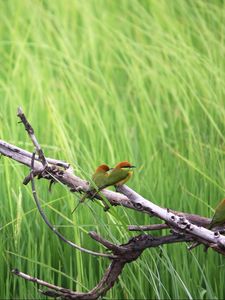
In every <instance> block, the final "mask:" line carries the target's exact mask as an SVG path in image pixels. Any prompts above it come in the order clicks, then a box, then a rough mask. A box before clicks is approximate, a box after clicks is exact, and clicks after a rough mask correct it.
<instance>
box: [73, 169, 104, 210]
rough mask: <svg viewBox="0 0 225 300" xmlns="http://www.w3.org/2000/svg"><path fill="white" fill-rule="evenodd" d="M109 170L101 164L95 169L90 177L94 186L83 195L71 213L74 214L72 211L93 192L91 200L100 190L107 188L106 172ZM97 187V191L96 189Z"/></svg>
mask: <svg viewBox="0 0 225 300" xmlns="http://www.w3.org/2000/svg"><path fill="white" fill-rule="evenodd" d="M109 170H110V168H109V166H107V165H106V164H102V165H100V166H98V167H97V169H96V170H95V173H94V174H93V176H92V182H93V183H94V185H91V187H90V189H89V190H88V191H87V192H86V193H85V194H84V195H83V197H82V198H81V199H80V201H79V203H78V205H77V206H76V207H75V208H74V210H73V211H72V213H74V211H75V210H76V209H77V207H78V206H79V204H80V203H82V202H84V201H85V199H86V198H87V197H88V196H89V195H90V194H91V193H93V192H95V193H94V195H92V198H93V197H94V196H95V195H96V194H97V193H98V192H99V191H100V190H102V189H104V188H105V187H107V186H108V184H107V181H106V180H107V177H108V173H107V172H108V171H109ZM96 187H97V189H96ZM104 205H105V208H106V204H105V203H104Z"/></svg>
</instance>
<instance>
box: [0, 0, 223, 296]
mask: <svg viewBox="0 0 225 300" xmlns="http://www.w3.org/2000/svg"><path fill="white" fill-rule="evenodd" d="M0 18H1V26H0V65H1V67H0V107H1V109H0V138H1V139H4V140H6V141H8V142H10V143H13V144H15V145H18V146H20V147H23V148H25V149H28V150H30V151H32V150H33V147H32V145H31V142H30V140H29V138H28V136H27V134H26V132H25V131H24V128H23V126H22V125H20V124H18V123H17V122H18V120H17V117H16V110H17V107H18V105H21V106H22V108H23V109H24V111H25V113H26V114H27V116H28V118H29V120H30V121H31V123H32V124H33V126H34V128H35V131H36V135H37V137H38V139H39V142H40V143H41V145H42V146H43V149H44V151H45V153H46V155H47V156H50V157H55V158H59V159H64V160H66V161H67V162H69V163H71V164H72V165H73V167H74V169H75V172H76V174H78V175H79V176H82V177H83V178H86V179H88V178H89V177H90V175H91V174H92V172H93V170H94V169H95V167H96V166H97V165H99V164H101V163H103V162H104V163H107V164H109V165H110V166H113V165H115V163H117V162H118V161H121V160H127V159H128V160H130V161H132V163H134V164H135V165H136V166H137V169H136V170H135V175H134V177H133V178H132V180H130V182H129V183H128V185H129V186H130V187H132V188H134V189H135V190H136V191H138V192H140V193H141V194H142V195H143V196H145V197H146V198H148V199H151V200H152V201H154V202H155V203H158V204H159V205H161V206H164V207H170V208H172V209H177V210H182V211H185V212H190V213H198V214H200V215H204V216H208V217H209V216H211V215H212V213H213V207H215V205H216V204H217V202H218V201H219V200H221V199H222V198H223V197H224V193H225V180H224V173H225V172H224V171H225V164H224V154H225V143H224V130H225V126H224V120H225V100H224V99H225V84H224V83H225V59H224V57H225V21H224V20H225V3H224V1H222V0H221V1H219V0H217V1H216V0H215V1H205V0H204V1H203V0H201V1H200V0H196V1H185V0H171V1H167V0H160V1H158V0H149V1H141V0H140V1H137V0H126V1H125V0H120V1H119V0H114V1H113V0H106V1H105V0H104V1H103V0H96V1H93V0H85V1H72V0H58V1H50V0H48V1H37V0H33V1H29V0H15V1H12V0H8V1H3V0H2V1H1V2H0ZM0 166H1V168H0V212H1V213H0V216H1V218H0V220H1V221H0V226H1V227H0V267H1V271H0V298H1V299H2V298H7V299H9V298H20V299H27V298H34V297H35V298H36V299H41V298H43V297H42V296H41V295H40V294H39V293H38V288H37V286H35V285H34V284H33V283H30V282H25V281H24V280H23V279H19V278H17V277H14V276H13V275H12V274H11V273H10V270H11V269H12V268H14V267H17V268H19V269H20V270H21V271H23V272H25V273H28V274H30V275H32V276H37V277H39V278H42V279H43V280H47V281H49V282H52V283H55V284H58V285H62V286H64V287H67V288H73V289H74V290H83V291H86V290H88V289H90V288H92V287H93V286H94V285H95V284H96V283H97V282H98V280H99V279H100V278H101V276H102V274H103V272H104V270H105V268H106V267H107V265H108V263H109V262H108V261H107V260H106V259H102V258H95V257H91V256H89V255H87V254H82V253H80V252H78V251H75V250H74V249H71V248H70V247H69V246H68V245H66V244H64V243H62V242H61V241H60V240H59V239H58V238H57V237H56V236H54V235H53V234H52V233H51V232H50V231H49V229H48V228H47V227H46V225H45V224H44V223H43V221H42V219H41V217H40V215H39V214H38V213H37V209H36V207H35V204H34V202H33V199H32V195H31V188H30V186H26V187H25V186H23V185H22V180H23V178H24V176H25V175H26V174H27V173H28V169H26V168H25V167H23V166H21V165H19V164H18V163H16V162H13V161H11V160H9V159H8V158H1V160H0ZM38 193H39V196H40V199H41V201H42V205H43V208H44V210H45V212H46V214H47V216H48V217H49V218H50V220H51V222H52V223H53V224H55V225H57V226H58V228H59V230H60V231H61V232H62V233H63V234H65V235H66V236H67V237H68V238H70V239H71V240H73V241H76V243H78V244H80V245H82V246H84V247H88V248H89V249H92V250H95V251H103V250H104V249H103V248H101V247H100V246H99V245H98V244H97V243H95V242H93V241H92V240H91V239H90V238H89V236H88V235H87V232H88V231H89V230H95V231H97V232H99V233H100V234H101V235H102V236H103V237H105V238H108V239H109V240H112V241H114V242H117V243H122V242H126V241H127V240H128V239H129V238H130V237H131V236H133V235H134V234H135V233H130V232H128V231H127V225H128V224H150V223H154V222H157V219H155V218H151V219H149V217H148V216H143V215H141V214H139V213H135V212H132V211H129V210H125V209H123V208H119V207H117V208H112V209H111V212H110V213H107V214H106V213H104V212H103V210H102V208H101V207H99V206H98V205H96V204H94V203H91V204H88V205H87V204H86V205H82V206H80V207H79V209H78V210H77V212H76V213H75V214H74V215H71V210H72V209H73V207H74V205H75V204H76V203H77V201H78V196H77V195H72V194H70V193H69V191H68V190H67V189H66V188H64V187H62V186H60V185H56V186H55V187H54V189H53V191H52V193H51V194H49V193H48V184H47V182H45V181H39V182H38ZM164 233H165V234H166V232H164ZM154 234H156V235H157V234H158V235H160V234H161V232H158V233H154ZM186 246H187V245H185V244H182V245H170V246H164V247H162V248H160V249H151V250H146V251H145V252H144V254H143V255H142V256H141V258H139V259H138V260H137V261H136V262H134V263H132V264H130V265H127V266H126V268H125V270H124V272H123V274H122V276H121V277H120V280H119V282H118V283H117V284H116V285H115V286H114V288H113V289H112V290H110V292H108V293H107V295H106V296H105V298H106V299H118V298H120V299H121V298H124V299H149V298H154V299H162V298H164V299H172V298H176V299H209V298H210V299H222V298H224V296H225V285H224V278H225V261H224V258H223V257H222V256H220V255H218V254H217V253H214V252H213V251H210V250H209V251H208V253H207V254H205V253H204V252H203V249H202V248H201V247H199V248H196V249H195V250H193V251H192V252H188V251H187V248H186Z"/></svg>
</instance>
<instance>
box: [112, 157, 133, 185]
mask: <svg viewBox="0 0 225 300" xmlns="http://www.w3.org/2000/svg"><path fill="white" fill-rule="evenodd" d="M132 168H135V166H133V165H132V164H131V163H130V162H129V161H122V162H120V163H118V164H117V165H116V166H115V168H113V169H112V171H111V172H110V173H109V176H108V177H107V178H106V182H107V185H108V186H110V185H114V186H119V185H122V184H124V183H125V182H127V181H128V180H129V179H130V177H131V176H132V174H133V171H132Z"/></svg>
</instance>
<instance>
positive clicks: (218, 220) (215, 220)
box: [207, 199, 225, 229]
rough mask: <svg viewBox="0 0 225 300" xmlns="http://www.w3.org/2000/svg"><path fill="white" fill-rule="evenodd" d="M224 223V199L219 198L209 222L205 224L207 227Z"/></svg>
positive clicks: (210, 227)
mask: <svg viewBox="0 0 225 300" xmlns="http://www.w3.org/2000/svg"><path fill="white" fill-rule="evenodd" d="M224 223H225V199H223V200H221V201H220V202H219V204H218V205H217V207H216V208H215V213H214V215H213V217H212V220H211V222H210V224H209V225H208V226H207V228H208V229H212V228H213V227H216V226H219V225H223V224H224Z"/></svg>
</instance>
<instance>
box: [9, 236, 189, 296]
mask: <svg viewBox="0 0 225 300" xmlns="http://www.w3.org/2000/svg"><path fill="white" fill-rule="evenodd" d="M91 235H92V237H94V236H95V239H96V240H100V242H103V243H104V244H107V245H108V243H109V242H108V241H106V240H104V239H102V238H101V237H99V236H98V235H97V234H96V233H92V234H91ZM184 241H190V238H187V237H182V236H176V235H168V236H164V237H153V236H150V235H145V234H143V235H139V236H137V237H133V238H132V239H130V241H129V242H128V243H126V244H123V245H120V246H116V247H117V248H116V251H117V252H118V253H119V252H120V250H121V253H120V254H119V255H118V257H117V259H113V261H112V263H111V264H110V266H109V267H108V269H107V270H106V271H105V274H104V275H103V277H102V279H101V281H100V282H99V283H98V284H97V286H96V287H94V288H93V289H92V290H90V291H89V292H87V293H82V292H74V291H71V290H68V289H64V288H62V287H58V286H55V285H52V284H49V283H48V282H45V281H43V280H41V279H38V278H34V277H31V276H29V275H27V274H25V273H22V272H20V271H18V270H13V271H12V272H13V274H15V275H17V276H20V277H22V278H23V279H25V280H29V281H33V282H36V283H38V284H39V285H42V286H45V287H48V288H50V290H47V291H42V293H43V294H44V295H46V296H49V297H61V298H62V299H79V300H81V299H87V300H89V299H90V300H94V299H98V298H99V297H100V296H101V297H102V296H104V295H105V294H106V292H107V291H108V290H109V289H111V288H112V287H113V286H114V284H115V283H116V281H117V280H118V277H119V275H120V274H121V273H122V271H123V268H124V266H125V265H126V264H127V263H131V262H133V261H134V260H136V259H137V258H138V257H139V256H140V255H141V254H142V252H143V250H144V249H146V248H152V247H158V246H160V245H163V244H172V243H179V242H184ZM109 247H111V246H109ZM124 249H126V251H124Z"/></svg>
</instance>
